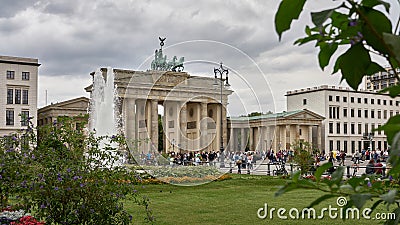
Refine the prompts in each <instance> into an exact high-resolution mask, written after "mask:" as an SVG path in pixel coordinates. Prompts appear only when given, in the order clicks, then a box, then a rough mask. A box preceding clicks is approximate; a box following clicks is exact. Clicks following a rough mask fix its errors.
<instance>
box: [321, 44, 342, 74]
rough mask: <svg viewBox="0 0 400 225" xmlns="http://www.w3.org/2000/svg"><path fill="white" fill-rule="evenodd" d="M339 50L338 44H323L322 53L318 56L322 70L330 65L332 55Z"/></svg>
mask: <svg viewBox="0 0 400 225" xmlns="http://www.w3.org/2000/svg"><path fill="white" fill-rule="evenodd" d="M337 48H338V44H336V43H329V44H326V43H324V44H321V45H320V51H319V54H318V60H319V66H320V67H321V69H322V70H324V68H325V67H326V66H327V65H328V64H329V60H330V59H331V57H332V55H333V54H334V53H335V52H336V50H337Z"/></svg>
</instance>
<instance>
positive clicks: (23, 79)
mask: <svg viewBox="0 0 400 225" xmlns="http://www.w3.org/2000/svg"><path fill="white" fill-rule="evenodd" d="M39 66H40V64H39V63H38V59H33V58H21V57H10V56H0V91H1V93H2V96H3V98H1V99H0V109H1V110H0V135H1V136H3V135H8V134H10V133H14V132H17V131H20V130H21V129H25V128H27V125H28V121H27V120H26V119H23V118H29V117H32V118H34V119H32V120H31V121H32V122H33V125H34V126H36V118H37V88H38V67H39Z"/></svg>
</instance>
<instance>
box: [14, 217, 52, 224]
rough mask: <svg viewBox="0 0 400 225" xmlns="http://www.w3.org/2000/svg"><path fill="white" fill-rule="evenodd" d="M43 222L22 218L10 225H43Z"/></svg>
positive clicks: (31, 218)
mask: <svg viewBox="0 0 400 225" xmlns="http://www.w3.org/2000/svg"><path fill="white" fill-rule="evenodd" d="M44 224H45V223H44V222H39V221H37V220H36V219H35V218H33V217H32V216H23V217H21V218H20V219H19V220H18V221H17V222H11V223H10V225H44Z"/></svg>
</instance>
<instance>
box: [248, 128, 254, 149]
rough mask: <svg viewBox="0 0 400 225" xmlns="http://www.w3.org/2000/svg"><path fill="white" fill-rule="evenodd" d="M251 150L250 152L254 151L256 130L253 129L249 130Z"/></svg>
mask: <svg viewBox="0 0 400 225" xmlns="http://www.w3.org/2000/svg"><path fill="white" fill-rule="evenodd" d="M249 139H250V140H249V148H250V151H253V150H254V130H253V128H252V127H250V128H249Z"/></svg>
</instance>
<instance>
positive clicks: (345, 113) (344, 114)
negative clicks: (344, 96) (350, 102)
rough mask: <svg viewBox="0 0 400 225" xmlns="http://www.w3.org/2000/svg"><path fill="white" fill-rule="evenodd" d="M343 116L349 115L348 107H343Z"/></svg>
mask: <svg viewBox="0 0 400 225" xmlns="http://www.w3.org/2000/svg"><path fill="white" fill-rule="evenodd" d="M343 117H347V108H344V109H343Z"/></svg>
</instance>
